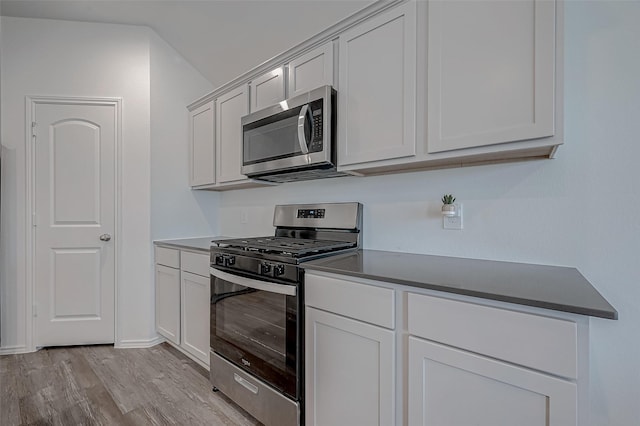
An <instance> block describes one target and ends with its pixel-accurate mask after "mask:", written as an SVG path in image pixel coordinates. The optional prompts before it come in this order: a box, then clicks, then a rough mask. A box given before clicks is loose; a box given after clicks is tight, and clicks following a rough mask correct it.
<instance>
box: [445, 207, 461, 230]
mask: <svg viewBox="0 0 640 426" xmlns="http://www.w3.org/2000/svg"><path fill="white" fill-rule="evenodd" d="M462 225H463V224H462V204H456V215H455V216H442V227H443V228H444V229H456V230H460V229H462V228H463V226H462Z"/></svg>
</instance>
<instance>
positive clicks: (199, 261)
mask: <svg viewBox="0 0 640 426" xmlns="http://www.w3.org/2000/svg"><path fill="white" fill-rule="evenodd" d="M180 265H182V270H183V271H187V272H191V273H192V274H196V275H201V276H203V277H208V276H209V256H208V255H206V254H198V253H191V252H188V251H183V252H180Z"/></svg>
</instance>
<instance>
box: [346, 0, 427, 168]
mask: <svg viewBox="0 0 640 426" xmlns="http://www.w3.org/2000/svg"><path fill="white" fill-rule="evenodd" d="M339 51H340V60H339V82H340V83H339V84H340V90H339V91H338V108H339V109H338V165H339V166H345V165H350V164H357V163H363V162H371V161H375V160H387V159H392V158H400V157H410V156H413V155H415V153H416V136H415V135H416V121H415V120H416V3H415V2H409V3H406V4H403V5H401V6H399V7H396V8H394V9H392V10H390V11H387V12H384V13H382V14H380V15H376V16H374V17H372V18H371V19H368V20H366V21H364V22H363V23H361V24H359V25H357V26H355V27H353V28H351V29H349V30H347V31H345V32H343V33H342V34H340V38H339Z"/></svg>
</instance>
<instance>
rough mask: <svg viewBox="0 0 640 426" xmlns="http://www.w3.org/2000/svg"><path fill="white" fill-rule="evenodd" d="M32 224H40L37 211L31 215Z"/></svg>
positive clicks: (34, 225)
mask: <svg viewBox="0 0 640 426" xmlns="http://www.w3.org/2000/svg"><path fill="white" fill-rule="evenodd" d="M31 226H33V227H36V226H38V214H37V213H35V212H34V213H33V214H32V215H31Z"/></svg>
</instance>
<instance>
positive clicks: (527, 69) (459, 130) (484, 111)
mask: <svg viewBox="0 0 640 426" xmlns="http://www.w3.org/2000/svg"><path fill="white" fill-rule="evenodd" d="M427 31H428V36H427V39H428V47H427V52H428V53H427V76H428V77H427V78H428V82H427V88H428V90H427V110H428V114H427V123H428V124H427V126H428V130H427V147H428V152H429V153H434V152H442V151H449V150H455V149H461V148H470V147H478V146H485V145H492V144H498V143H504V142H514V141H520V140H525V139H535V138H542V137H547V136H552V135H553V134H554V103H555V98H554V74H555V53H556V52H555V43H556V3H555V2H554V1H550V0H521V1H486V0H481V1H429V3H428V24H427Z"/></svg>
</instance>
